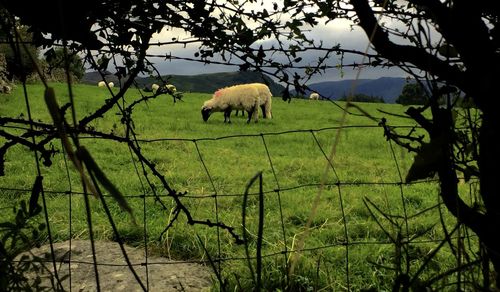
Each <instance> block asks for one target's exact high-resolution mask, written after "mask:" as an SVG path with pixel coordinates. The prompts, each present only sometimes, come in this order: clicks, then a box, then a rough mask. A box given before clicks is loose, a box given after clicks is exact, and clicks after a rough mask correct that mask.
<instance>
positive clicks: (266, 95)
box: [235, 83, 273, 119]
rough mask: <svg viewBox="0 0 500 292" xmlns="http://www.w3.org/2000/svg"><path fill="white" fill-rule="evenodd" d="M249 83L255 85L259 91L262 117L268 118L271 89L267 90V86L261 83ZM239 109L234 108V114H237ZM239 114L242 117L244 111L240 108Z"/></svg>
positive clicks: (269, 115)
mask: <svg viewBox="0 0 500 292" xmlns="http://www.w3.org/2000/svg"><path fill="white" fill-rule="evenodd" d="M249 85H252V86H255V87H256V88H257V90H258V91H259V98H260V108H261V110H262V117H263V118H264V119H270V118H272V111H271V109H272V96H273V95H272V93H271V90H269V87H267V85H265V84H263V83H250V84H249ZM239 112H240V111H239V110H236V114H235V116H238V114H239ZM241 115H242V116H243V117H244V116H245V112H244V111H243V110H242V111H241Z"/></svg>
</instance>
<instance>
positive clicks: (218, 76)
mask: <svg viewBox="0 0 500 292" xmlns="http://www.w3.org/2000/svg"><path fill="white" fill-rule="evenodd" d="M107 77H109V78H110V79H109V80H110V81H113V82H115V84H117V83H116V81H117V80H118V79H117V77H116V76H115V75H113V74H110V75H107ZM163 78H164V79H168V80H169V82H170V83H172V84H174V85H175V87H176V88H177V90H179V91H183V92H186V91H191V92H203V93H213V92H215V91H216V90H217V89H219V88H222V87H226V86H231V85H235V84H241V83H253V82H262V83H267V84H269V89H270V90H271V92H272V93H273V95H274V96H281V94H282V91H283V90H284V87H283V86H281V85H279V84H277V83H275V82H274V81H273V80H272V79H271V78H269V77H267V76H264V77H263V76H262V75H261V74H260V73H258V72H253V71H245V72H239V71H238V72H223V73H211V74H199V75H167V76H163ZM100 80H101V76H100V75H99V74H98V73H97V72H88V73H86V74H85V76H84V77H83V78H82V80H81V82H82V83H86V84H97V82H99V81H100ZM136 81H137V84H138V85H139V87H144V86H151V84H153V83H159V82H158V81H157V80H155V79H154V78H151V77H143V78H136Z"/></svg>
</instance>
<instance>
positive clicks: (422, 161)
mask: <svg viewBox="0 0 500 292" xmlns="http://www.w3.org/2000/svg"><path fill="white" fill-rule="evenodd" d="M439 140H440V139H439ZM439 140H438V139H435V140H434V141H431V143H423V145H422V147H421V148H420V152H419V153H417V155H416V156H415V158H414V161H413V164H412V165H411V167H410V169H409V170H408V174H407V175H406V179H405V181H406V182H407V183H409V182H412V181H416V180H419V179H425V178H430V177H433V176H434V174H435V173H436V171H437V166H438V165H439V162H440V160H441V159H442V156H443V150H442V143H441V141H439Z"/></svg>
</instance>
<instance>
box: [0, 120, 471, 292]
mask: <svg viewBox="0 0 500 292" xmlns="http://www.w3.org/2000/svg"><path fill="white" fill-rule="evenodd" d="M347 128H349V129H356V130H366V129H368V128H377V127H373V126H348V127H329V128H318V129H308V130H289V131H283V132H274V133H259V134H251V135H247V134H244V135H230V136H221V137H215V138H214V137H205V138H193V139H185V138H161V139H137V140H136V141H135V142H136V143H138V144H140V145H156V144H159V143H160V144H161V143H165V142H168V143H171V142H181V143H190V144H192V145H193V149H195V152H196V153H195V154H196V155H195V156H196V157H197V159H198V163H199V164H200V169H201V170H202V172H201V173H199V176H206V178H207V179H208V184H207V188H205V191H203V192H201V193H196V192H192V191H189V192H186V193H183V194H182V195H180V198H181V199H182V200H184V201H187V202H186V203H185V206H190V207H193V208H194V209H196V204H199V202H201V201H205V200H211V201H212V205H213V210H214V212H215V214H214V217H215V222H214V223H213V224H211V223H210V222H209V221H210V219H209V218H194V217H195V216H196V210H194V211H192V213H191V215H192V216H193V218H192V219H188V221H189V220H192V221H191V222H190V224H193V225H196V223H197V222H202V221H203V222H205V223H207V222H209V223H208V224H206V226H207V229H208V230H213V232H215V233H216V235H215V238H216V240H217V249H216V250H215V254H211V255H210V260H207V259H199V260H180V261H175V262H171V261H158V260H151V258H150V256H151V252H150V250H149V248H148V246H149V245H150V240H151V239H152V238H157V234H156V235H154V234H150V232H151V230H152V229H154V228H153V227H152V226H148V218H149V217H150V216H152V214H154V212H153V211H151V210H150V209H151V208H152V207H155V206H157V205H158V202H160V203H161V207H160V209H163V210H164V211H166V212H167V211H168V212H170V214H171V215H172V208H174V209H175V208H176V207H172V208H170V207H168V206H169V204H168V202H167V201H168V199H171V194H168V193H162V192H159V191H158V189H155V188H151V187H147V186H146V184H149V185H150V186H152V185H154V183H153V182H152V181H151V180H152V179H151V178H148V175H147V173H148V171H147V170H146V168H145V167H144V165H142V166H140V165H137V163H136V159H134V153H133V151H132V150H131V157H132V158H131V160H132V162H133V165H134V169H135V173H136V176H137V177H138V178H139V181H140V185H141V189H142V192H141V193H137V194H130V193H129V194H125V197H126V198H127V200H131V201H140V202H142V219H143V220H142V225H143V226H142V233H143V234H142V236H141V237H142V238H143V243H144V244H143V249H144V258H143V260H142V261H140V262H134V263H132V262H129V263H128V264H126V263H124V264H114V263H105V262H102V261H100V260H99V259H97V257H96V251H94V252H93V256H94V260H93V261H79V260H73V259H71V257H69V258H68V259H66V260H64V261H63V262H66V263H67V264H68V265H70V266H71V265H79V264H81V265H94V267H95V270H94V273H95V279H96V281H97V284H96V285H97V287H98V288H97V289H98V290H99V282H98V281H99V280H98V279H99V269H98V268H99V266H123V267H128V268H129V269H130V270H131V271H134V267H137V268H145V280H144V283H143V282H142V281H141V279H140V277H139V276H138V275H136V279H137V281H138V283H140V285H141V287H142V289H143V290H150V277H149V270H148V268H150V267H152V266H158V265H173V264H178V263H198V264H203V265H209V264H211V263H216V265H215V267H216V269H217V270H216V271H215V272H216V273H222V272H223V271H224V270H226V269H230V266H231V265H230V264H231V263H232V262H247V261H249V260H250V261H253V260H256V258H255V257H247V256H243V257H242V256H231V255H230V254H228V252H227V245H231V244H233V242H232V241H230V240H228V239H227V236H226V235H224V233H225V232H226V231H228V230H230V229H231V228H239V227H240V226H230V225H231V224H229V225H227V226H226V225H221V223H222V221H224V219H222V218H227V214H225V212H226V210H227V208H228V207H227V203H224V202H222V201H221V200H223V199H226V200H227V199H232V198H233V199H234V198H242V197H243V196H244V195H245V194H244V193H243V192H242V193H239V192H226V191H224V190H223V189H221V188H220V186H219V185H218V181H217V180H218V178H220V175H218V174H216V172H217V171H215V170H213V169H212V168H211V166H213V165H211V164H210V163H209V162H208V161H206V156H207V155H209V154H210V152H209V151H208V150H204V148H203V145H204V144H206V143H222V142H223V141H230V140H231V141H232V140H241V139H253V140H256V141H257V140H260V145H261V146H260V147H261V148H262V149H260V150H259V151H260V152H261V153H263V154H264V156H265V157H264V159H263V161H267V163H268V166H267V167H262V168H263V169H264V170H267V173H268V174H270V176H267V177H266V178H265V179H266V180H268V181H270V182H269V183H267V184H265V186H266V187H265V188H264V189H263V190H262V194H263V195H264V196H265V200H273V201H275V202H277V204H278V206H277V210H278V211H277V212H272V211H271V212H270V213H268V214H272V216H271V217H275V218H276V220H275V221H273V222H277V223H278V225H279V226H272V227H268V226H266V231H269V229H271V233H275V232H279V234H280V235H279V236H277V237H276V236H274V235H269V236H268V235H266V234H265V233H264V235H263V238H264V240H272V239H275V240H278V243H277V244H275V245H274V246H279V250H278V251H267V252H265V253H263V254H262V256H261V259H274V261H275V262H278V263H282V264H283V265H284V267H283V268H284V269H287V268H288V265H289V263H290V258H291V257H290V256H291V255H292V254H296V253H301V254H305V256H306V257H309V256H311V255H313V254H315V253H317V252H320V253H324V252H325V251H328V250H331V252H332V253H334V254H338V253H341V254H343V256H342V257H343V258H344V260H343V261H344V267H343V268H341V267H339V266H337V267H335V269H337V270H343V273H344V284H337V285H338V286H337V288H340V287H344V288H342V289H347V290H351V289H354V290H356V289H357V288H359V287H351V283H352V280H351V278H352V277H353V275H352V273H353V271H352V270H353V265H357V264H360V263H357V262H354V263H352V262H351V260H352V256H351V253H352V252H353V251H352V249H353V248H355V247H360V246H361V247H362V246H386V247H387V246H394V247H395V248H396V254H398V253H399V255H398V256H399V259H398V260H396V264H395V267H393V268H392V269H394V270H395V272H396V277H398V273H401V274H405V275H410V274H411V272H412V267H411V261H410V259H411V255H410V253H411V252H412V251H411V250H410V248H409V247H408V246H409V245H411V246H417V248H418V246H419V245H428V244H434V245H439V246H442V245H443V244H445V243H449V242H450V241H452V240H454V241H457V242H458V241H460V242H463V239H464V234H463V233H462V234H458V235H456V233H454V232H450V231H448V232H449V234H448V235H446V236H445V238H443V237H439V236H437V237H434V238H431V239H422V238H420V236H421V235H422V234H418V232H422V231H418V230H417V231H414V233H413V234H412V232H411V231H410V229H411V227H410V223H409V222H410V220H414V219H415V218H417V217H418V218H421V217H425V216H428V215H429V213H430V212H433V211H435V210H436V209H440V207H441V202H439V201H436V203H435V204H434V205H431V206H424V207H425V208H422V209H417V210H410V209H408V206H406V204H407V203H406V202H407V201H408V196H407V194H406V192H407V191H406V188H407V187H411V186H413V185H422V184H426V185H427V184H434V185H435V183H436V180H426V181H418V182H412V183H411V184H405V183H404V181H403V174H402V172H403V170H401V169H400V165H399V163H398V158H397V155H396V151H395V149H394V148H393V146H392V144H391V142H390V141H389V142H387V143H389V145H388V149H389V151H390V157H391V159H392V160H393V161H394V168H395V169H396V172H397V173H398V177H399V179H397V180H396V181H392V182H391V181H389V182H387V181H382V182H374V181H362V180H360V179H358V178H349V179H345V178H342V179H341V178H340V177H339V174H338V170H337V167H336V166H335V164H336V161H335V160H334V161H330V160H329V159H328V157H327V155H326V153H325V150H324V149H323V146H322V145H321V143H320V141H319V139H318V137H317V134H318V133H320V132H327V131H337V130H345V129H347ZM381 132H382V130H381ZM297 134H298V135H300V136H301V137H302V138H304V139H305V140H306V141H312V145H314V147H315V148H316V150H317V151H318V157H322V159H323V161H324V163H326V164H327V165H328V166H329V168H330V169H331V171H332V173H333V174H334V179H333V181H331V180H329V181H328V182H326V183H325V184H324V185H323V186H322V184H321V183H317V182H301V183H296V184H295V185H289V184H287V183H283V182H282V181H284V180H283V179H282V178H281V177H280V176H281V175H285V174H286V173H284V172H280V171H277V169H276V166H275V163H274V158H275V157H273V156H274V155H275V154H274V153H273V151H274V150H275V149H271V147H270V145H272V143H273V142H272V139H269V138H273V137H282V136H290V135H297ZM80 139H81V140H87V139H102V138H95V137H90V136H82V137H80ZM380 139H383V137H382V135H381V136H380ZM256 145H257V144H256ZM308 145H311V143H309V144H308ZM139 148H140V146H139ZM254 151H257V149H254ZM276 155H278V156H279V154H276ZM211 162H213V161H211ZM291 163H293V162H291ZM65 168H66V171H67V180H68V182H67V183H68V189H66V190H54V189H46V190H45V194H46V195H48V196H49V197H50V199H51V200H58V199H59V198H60V197H61V196H67V197H68V199H69V201H68V206H67V207H68V209H67V212H68V220H69V222H68V232H69V233H68V235H67V236H68V238H69V239H70V248H71V239H72V238H75V237H78V235H77V234H76V232H80V231H78V230H75V228H74V226H73V224H74V223H75V219H74V212H75V210H74V208H75V205H74V204H75V203H74V202H73V201H72V200H74V199H72V198H73V197H74V196H83V197H84V198H86V197H87V195H86V194H85V191H83V192H82V191H76V190H75V189H74V188H73V186H72V180H71V178H70V175H69V167H68V165H67V163H66V162H65ZM141 171H142V174H141ZM172 171H173V172H177V171H175V169H174V170H172ZM230 175H231V176H238V175H239V174H238V173H233V174H230ZM144 179H146V180H147V181H148V182H147V183H146V184H145V183H144V182H143V180H144ZM96 184H97V183H96ZM320 187H326V188H328V190H327V192H328V193H330V194H331V193H332V192H333V191H334V190H336V193H337V194H338V203H339V205H338V206H332V205H330V208H339V209H341V215H340V217H341V218H339V220H338V221H337V223H338V225H340V226H341V229H343V230H344V231H343V233H342V234H343V236H337V237H335V235H332V236H334V238H332V239H331V242H330V243H328V244H322V245H320V246H310V244H309V246H307V247H304V248H300V249H296V248H295V245H294V244H295V236H296V235H297V232H298V233H300V232H302V231H301V230H300V228H301V227H300V226H303V224H304V222H302V223H300V222H299V223H298V224H297V225H298V226H295V228H292V229H291V226H290V225H291V224H290V223H289V222H287V220H288V221H289V220H290V217H293V216H292V215H289V217H288V218H287V217H286V215H284V214H285V213H287V214H289V213H290V212H293V210H286V208H287V206H285V202H286V201H287V200H289V199H290V198H291V197H290V196H293V195H294V193H295V192H296V191H304V190H308V191H315V190H317V189H319V188H320ZM353 187H354V188H359V187H369V188H378V187H380V188H397V189H399V194H400V197H401V204H402V206H403V214H402V215H400V214H395V213H393V212H392V211H391V210H381V209H379V207H377V205H376V204H374V203H373V202H371V201H370V196H368V195H365V196H364V198H365V199H364V200H365V206H366V207H367V209H369V212H370V216H367V217H368V218H367V219H366V218H365V220H372V221H376V224H378V226H379V227H380V228H381V229H382V230H383V232H384V233H386V237H387V239H386V240H380V238H377V237H373V238H370V237H366V238H364V239H360V238H355V237H353V238H351V237H350V236H352V234H354V233H355V232H354V231H351V230H350V229H351V228H356V227H355V226H356V225H355V224H354V225H351V224H353V221H355V220H358V219H354V218H353V217H355V216H351V215H346V211H345V210H344V208H346V207H345V206H344V202H348V205H351V206H350V207H348V208H352V204H349V201H350V200H351V199H352V198H350V197H349V190H348V189H349V188H353ZM346 188H347V189H346ZM0 191H1V193H2V194H3V196H8V197H15V196H18V197H19V198H21V197H23V196H25V197H27V196H29V195H30V193H31V192H32V189H27V188H16V187H12V186H11V187H9V186H7V187H5V186H2V187H0ZM207 193H208V194H207ZM9 194H10V195H9ZM259 194H260V193H259V192H255V191H253V192H252V191H250V192H248V194H247V195H248V196H258V195H259ZM469 195H470V196H471V197H472V196H474V189H473V188H471V189H470V194H469ZM107 198H108V199H109V195H107V194H103V196H102V202H103V204H104V205H106V204H105V201H106V199H107ZM150 199H154V202H153V203H152V202H151V201H150ZM355 199H359V197H356V198H355ZM329 200H330V201H331V203H330V204H334V202H333V201H332V200H333V199H332V198H331V197H329ZM389 205H390V204H387V205H386V206H389ZM202 207H203V206H202ZM304 207H305V206H304ZM321 207H325V205H324V204H322V205H321ZM153 209H155V208H153ZM156 209H157V208H156ZM46 210H47V207H46ZM88 210H90V207H89V208H88ZM190 211H191V210H190ZM349 212H351V211H349ZM377 213H378V215H375V214H377ZM88 215H90V214H88ZM173 216H174V217H172V218H169V219H168V220H167V222H168V224H167V227H166V228H165V229H164V230H163V232H162V234H161V236H160V237H159V240H161V238H163V236H164V235H165V234H166V233H168V231H169V229H170V228H173V227H174V225H175V224H182V223H183V222H182V221H180V222H176V220H175V219H178V216H179V212H178V210H177V211H176V212H174V213H173ZM108 217H110V218H111V217H112V216H111V215H110V214H108ZM377 218H378V219H377ZM380 218H385V219H386V220H387V221H388V222H391V224H389V225H390V227H387V226H386V224H385V223H383V222H380V221H378V220H381V219H380ZM310 219H311V220H315V218H310ZM330 219H331V218H330ZM51 220H52V218H51V214H48V213H47V226H48V227H49V226H50V225H51V224H54V223H52V222H51ZM110 220H111V219H110ZM197 220H198V221H197ZM205 220H206V221H205ZM266 220H268V219H266ZM327 221H328V220H327ZM235 224H236V225H238V224H237V223H235ZM316 224H318V223H316ZM324 224H326V222H325V223H324ZM112 226H115V224H112ZM221 226H226V228H221ZM443 226H444V224H443ZM211 227H215V228H211ZM93 228H94V229H95V228H96V227H95V225H94V227H93ZM313 228H320V229H323V227H318V226H316V227H313ZM324 229H326V230H328V227H324ZM197 232H198V231H196V230H195V229H193V233H196V234H197ZM332 232H333V231H332ZM425 232H429V230H426V231H425ZM92 233H93V232H92V230H91V231H89V235H91V234H92ZM114 233H115V238H116V239H117V241H118V242H119V243H120V245H122V244H123V243H124V240H123V239H121V238H120V235H119V231H118V230H117V229H115V231H114ZM369 233H370V232H369V231H366V234H369ZM392 233H393V234H392ZM394 234H396V237H394ZM466 235H467V240H468V241H469V244H470V246H469V247H468V248H467V250H471V249H473V248H474V244H472V243H470V242H471V241H472V242H474V240H475V237H474V236H471V235H469V234H466ZM49 236H50V233H49ZM311 236H313V235H311ZM278 238H279V239H278ZM92 240H93V239H91V241H92ZM306 240H307V239H306ZM49 242H50V243H51V245H52V244H53V242H54V239H53V238H51V237H49ZM269 244H270V243H269ZM224 246H226V248H224ZM339 248H341V249H339ZM452 248H453V245H452ZM438 249H439V248H438ZM342 250H343V251H342ZM357 251H359V250H357ZM212 252H214V251H212ZM52 253H54V251H52ZM122 253H123V254H124V256H125V257H126V254H127V253H126V250H125V249H124V248H122ZM466 254H467V255H468V253H466ZM69 255H70V256H71V252H70V253H69ZM278 258H281V260H278ZM462 260H463V259H462ZM47 261H48V263H52V264H53V265H54V267H55V265H56V264H57V265H59V264H62V262H58V260H57V259H56V258H55V257H53V258H52V259H48V260H47ZM398 261H399V262H398ZM464 261H465V263H460V262H459V263H458V264H457V267H454V268H455V269H456V272H455V273H458V274H461V273H460V271H461V270H460V268H461V267H463V266H468V265H472V264H473V263H476V261H477V259H470V258H467V259H466V260H464ZM20 262H22V261H20ZM371 264H372V265H373V266H374V267H377V263H371ZM398 265H400V266H399V267H398ZM318 269H319V264H318ZM54 270H56V268H54ZM69 270H70V271H71V268H70V269H69ZM354 273H356V272H354ZM69 276H70V278H69V279H70V280H69V281H70V284H69V287H70V289H71V285H72V284H71V273H70V274H69ZM56 279H57V282H60V280H59V279H58V278H57V276H56ZM101 281H102V280H101ZM286 281H291V279H287V280H286ZM460 281H465V280H464V279H461V280H460ZM57 285H59V286H60V285H61V284H57ZM220 285H222V283H220ZM60 287H61V286H60ZM221 287H222V286H221Z"/></svg>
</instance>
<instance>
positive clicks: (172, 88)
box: [151, 83, 177, 94]
mask: <svg viewBox="0 0 500 292" xmlns="http://www.w3.org/2000/svg"><path fill="white" fill-rule="evenodd" d="M160 88H161V90H162V92H160V93H164V92H166V93H171V94H173V93H175V92H176V91H177V88H176V87H175V86H174V85H173V84H167V85H165V86H164V87H161V86H160V85H158V84H156V83H153V84H152V85H151V90H152V91H153V93H156V92H157V91H158V90H160Z"/></svg>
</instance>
